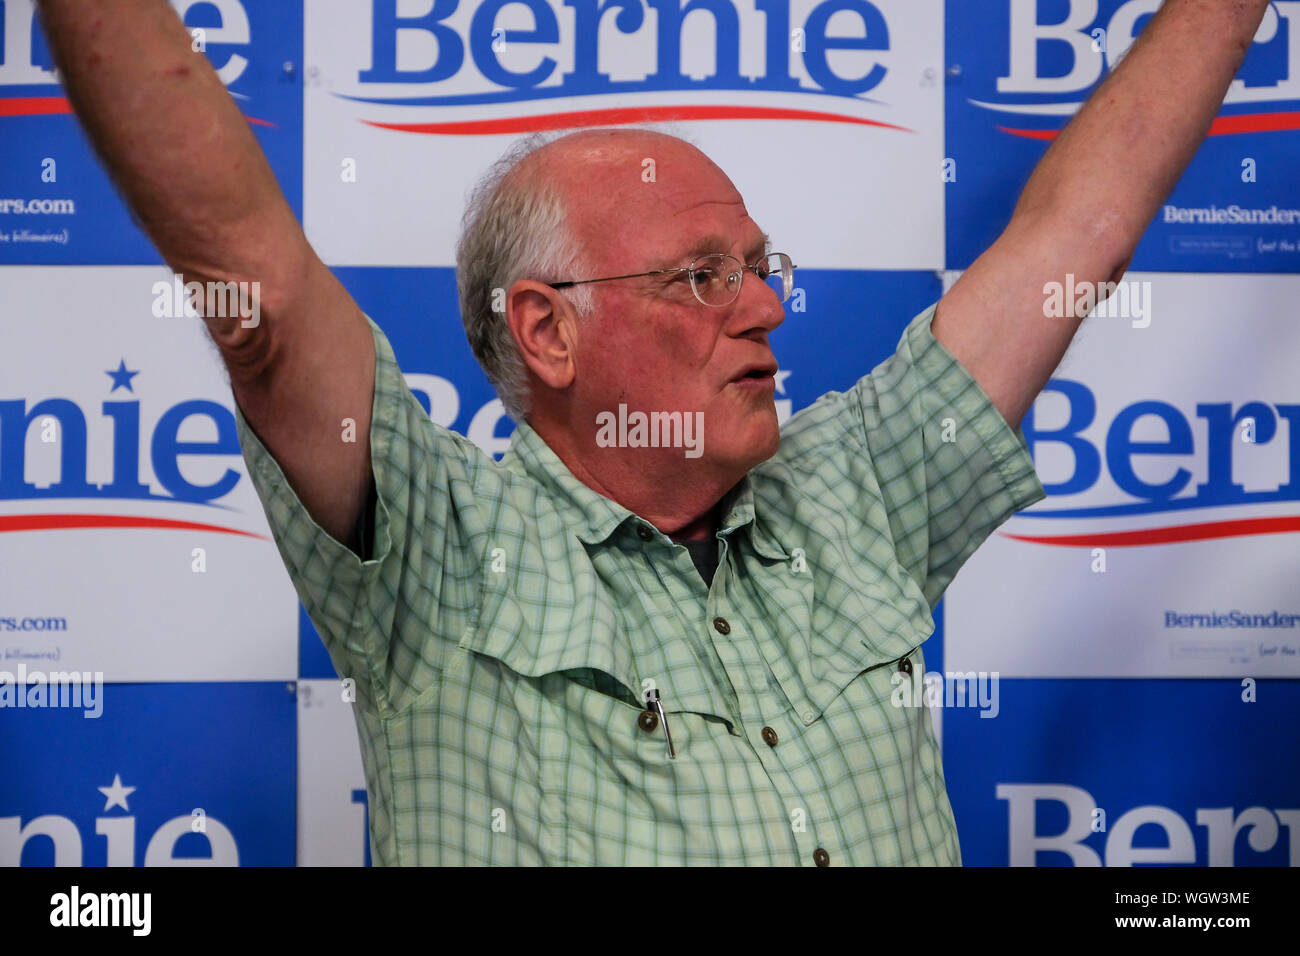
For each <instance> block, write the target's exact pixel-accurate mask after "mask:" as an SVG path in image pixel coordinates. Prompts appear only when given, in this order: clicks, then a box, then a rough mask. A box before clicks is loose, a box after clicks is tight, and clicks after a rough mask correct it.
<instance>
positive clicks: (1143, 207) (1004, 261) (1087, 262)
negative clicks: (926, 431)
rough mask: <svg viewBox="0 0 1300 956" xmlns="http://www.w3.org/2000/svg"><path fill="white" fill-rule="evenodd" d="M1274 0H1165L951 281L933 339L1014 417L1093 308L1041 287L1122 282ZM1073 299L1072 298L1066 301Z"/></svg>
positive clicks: (1040, 385)
mask: <svg viewBox="0 0 1300 956" xmlns="http://www.w3.org/2000/svg"><path fill="white" fill-rule="evenodd" d="M1267 5H1268V3H1267V0H1166V2H1165V4H1164V6H1163V7H1161V9H1160V11H1159V12H1158V13H1157V14H1156V15H1155V16H1154V17H1153V18H1152V20H1151V22H1150V23H1149V24H1148V25H1147V28H1146V29H1145V30H1144V31H1143V32H1142V35H1141V36H1140V37H1139V38H1138V39H1137V41H1136V42H1135V43H1134V45H1133V47H1132V49H1131V50H1130V51H1129V54H1128V55H1127V56H1126V57H1124V59H1123V60H1122V61H1121V62H1120V64H1119V66H1118V67H1116V69H1115V70H1114V71H1113V72H1112V73H1111V75H1110V77H1108V78H1107V80H1106V82H1105V83H1103V84H1102V85H1101V87H1099V88H1098V89H1097V91H1096V92H1095V93H1093V95H1092V96H1091V97H1090V98H1089V100H1088V102H1087V103H1086V104H1084V106H1083V108H1082V109H1081V110H1080V111H1079V113H1078V115H1077V116H1075V117H1074V119H1073V120H1072V121H1071V122H1070V124H1069V125H1068V126H1067V127H1066V128H1065V130H1064V131H1063V132H1062V133H1061V135H1060V136H1059V137H1057V139H1056V142H1055V143H1053V144H1052V147H1051V148H1050V149H1049V150H1048V151H1047V154H1046V155H1045V156H1044V157H1043V158H1042V160H1041V161H1040V162H1039V164H1038V167H1037V169H1035V170H1034V174H1033V176H1031V177H1030V179H1029V182H1028V184H1027V185H1026V186H1025V189H1024V192H1023V193H1022V194H1021V196H1020V201H1019V203H1018V204H1017V205H1016V209H1015V212H1014V213H1013V214H1012V217H1011V222H1010V223H1009V224H1008V225H1007V228H1006V230H1005V231H1004V232H1003V233H1002V235H1001V236H1000V237H999V238H998V240H997V242H995V243H994V244H993V245H992V246H990V247H989V249H988V251H987V252H985V253H984V254H983V255H982V256H980V258H979V259H977V260H976V261H975V263H974V264H973V265H972V266H971V267H970V269H968V270H967V271H966V272H965V273H964V274H963V275H962V277H961V278H960V279H959V280H958V281H957V283H956V284H955V285H954V286H953V287H952V289H951V290H950V291H949V292H948V294H947V295H946V296H944V298H943V300H942V301H941V302H940V303H939V308H938V310H937V311H936V313H935V317H934V321H933V322H932V323H931V326H930V327H931V330H932V331H933V333H934V337H935V338H936V339H938V340H939V342H940V343H941V344H942V345H943V346H944V347H945V348H947V349H948V351H949V352H951V353H952V354H953V356H954V357H956V359H957V360H958V361H960V362H961V363H962V365H964V366H965V367H966V369H967V370H968V371H969V372H970V373H971V375H972V376H973V377H974V378H975V380H976V381H977V382H978V383H979V384H980V387H981V388H983V389H984V391H985V392H986V393H988V396H989V398H991V399H992V400H993V402H994V404H995V405H997V407H998V410H999V411H1001V412H1002V415H1003V417H1004V418H1006V420H1007V421H1008V422H1009V423H1010V424H1011V425H1012V426H1013V427H1014V426H1017V425H1019V424H1020V421H1021V419H1022V418H1023V417H1024V415H1025V412H1027V411H1028V410H1029V407H1030V406H1031V405H1032V404H1033V402H1034V399H1035V398H1036V397H1037V396H1038V393H1039V392H1040V391H1041V390H1042V388H1043V386H1044V385H1045V384H1047V380H1048V379H1049V378H1050V377H1051V375H1052V372H1053V371H1055V369H1056V367H1057V365H1059V364H1060V361H1061V358H1062V357H1063V356H1064V355H1065V350H1066V348H1067V347H1068V346H1069V344H1070V340H1071V339H1072V338H1073V337H1074V333H1075V332H1076V331H1077V330H1078V328H1079V325H1080V323H1081V322H1082V320H1083V319H1084V318H1085V316H1083V315H1072V314H1070V313H1067V315H1066V316H1065V317H1064V318H1050V319H1049V318H1045V317H1044V310H1043V303H1044V293H1043V286H1044V285H1045V284H1046V283H1048V282H1061V283H1064V282H1065V276H1066V274H1067V273H1071V274H1073V275H1074V278H1075V286H1076V287H1080V283H1083V282H1090V283H1094V284H1100V283H1103V282H1114V281H1118V280H1119V279H1120V277H1121V276H1123V274H1124V272H1125V270H1126V269H1127V268H1128V263H1129V262H1130V261H1132V258H1133V251H1134V249H1135V248H1136V247H1137V244H1138V240H1139V239H1141V238H1142V234H1143V233H1144V232H1145V231H1146V228H1147V226H1148V225H1149V224H1150V222H1151V218H1152V217H1153V216H1154V215H1155V214H1156V212H1157V210H1158V209H1159V207H1160V204H1161V203H1162V202H1163V201H1164V200H1165V198H1166V197H1167V196H1168V195H1169V193H1170V192H1171V191H1172V190H1173V188H1174V185H1175V184H1176V183H1177V182H1178V179H1179V177H1180V176H1181V175H1182V173H1183V170H1184V169H1185V168H1186V167H1187V164H1188V163H1189V162H1190V161H1191V159H1192V156H1193V155H1195V153H1196V150H1197V148H1198V147H1199V146H1200V144H1201V141H1202V140H1203V139H1204V138H1205V135H1206V133H1207V132H1209V129H1210V124H1211V122H1212V121H1213V120H1214V116H1215V114H1216V113H1217V112H1218V109H1219V106H1220V104H1221V103H1222V102H1223V97H1224V95H1225V94H1226V93H1227V90H1228V85H1229V84H1230V83H1231V82H1232V78H1233V75H1234V74H1235V73H1236V72H1237V68H1238V67H1239V66H1240V65H1241V61H1242V60H1243V59H1244V58H1245V55H1246V50H1247V49H1248V48H1249V46H1250V42H1251V39H1252V37H1253V36H1254V35H1255V31H1256V30H1257V29H1258V27H1259V24H1260V21H1261V20H1262V19H1263V16H1264V9H1265V7H1267ZM1066 305H1067V308H1072V307H1073V303H1067V304H1066Z"/></svg>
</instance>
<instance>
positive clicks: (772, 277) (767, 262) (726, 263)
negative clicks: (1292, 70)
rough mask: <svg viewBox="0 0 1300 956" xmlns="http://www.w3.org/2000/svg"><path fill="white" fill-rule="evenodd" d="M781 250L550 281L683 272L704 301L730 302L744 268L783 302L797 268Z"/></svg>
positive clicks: (718, 255) (578, 282) (713, 303)
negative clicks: (746, 258) (753, 258)
mask: <svg viewBox="0 0 1300 956" xmlns="http://www.w3.org/2000/svg"><path fill="white" fill-rule="evenodd" d="M797 268H798V266H796V265H795V264H794V263H793V262H791V261H790V257H789V256H788V255H786V254H785V253H784V252H771V253H768V254H767V255H765V256H763V257H762V258H761V259H759V260H758V261H757V262H755V263H754V264H753V265H748V266H747V265H745V264H744V263H743V262H741V261H740V260H739V259H737V258H736V257H735V256H729V255H726V254H725V253H721V252H715V253H710V254H709V255H706V256H696V257H695V258H694V259H692V260H691V261H690V264H689V265H687V266H686V267H685V268H681V269H655V270H653V271H651V272H634V273H630V274H629V275H623V276H606V277H605V278H603V279H576V280H574V281H571V282H549V283H547V285H549V286H550V287H551V288H552V289H564V288H567V287H568V286H571V285H586V284H587V283H589V282H612V281H613V280H615V279H639V278H641V277H642V276H663V275H679V276H681V275H683V274H684V275H685V277H687V278H689V279H690V283H691V291H692V292H694V293H695V298H697V299H699V300H700V302H702V303H703V304H704V305H710V306H724V305H731V303H733V302H735V301H736V298H737V297H738V296H739V295H740V286H741V283H742V282H743V281H744V279H745V273H746V272H752V273H754V275H756V276H758V277H759V278H760V279H762V280H763V281H764V282H766V283H767V284H768V285H770V286H771V287H772V290H773V291H774V292H776V294H777V295H779V296H780V297H781V301H782V302H785V301H786V300H787V299H789V298H790V296H791V294H792V293H793V292H794V270H795V269H797Z"/></svg>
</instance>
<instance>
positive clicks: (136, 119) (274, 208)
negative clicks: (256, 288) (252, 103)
mask: <svg viewBox="0 0 1300 956" xmlns="http://www.w3.org/2000/svg"><path fill="white" fill-rule="evenodd" d="M40 9H41V15H42V19H43V21H44V23H45V27H46V33H47V36H48V37H49V42H50V47H51V50H52V52H53V53H54V56H55V60H56V62H57V63H58V67H59V70H60V76H61V79H62V80H63V84H64V87H65V88H66V90H67V94H68V98H69V100H70V101H71V103H72V105H73V108H74V109H75V111H76V113H77V116H78V118H79V119H80V120H81V122H82V124H83V125H84V127H85V129H86V132H87V134H88V135H89V137H90V139H91V141H92V142H93V143H94V145H95V148H96V150H97V151H98V152H99V154H100V156H101V158H102V159H103V161H104V163H105V164H106V165H107V167H108V168H109V171H110V173H111V175H112V176H113V178H114V180H115V181H116V182H117V184H118V186H119V187H120V188H121V190H122V191H123V193H124V194H125V196H126V198H127V201H128V202H129V204H130V205H131V207H132V209H133V210H134V211H135V213H136V216H137V217H138V218H139V220H140V222H141V223H142V225H143V226H144V229H145V231H146V232H147V233H148V234H149V237H150V238H151V239H152V240H153V242H154V244H155V245H156V246H157V247H158V249H159V251H160V252H161V253H162V255H163V258H164V259H166V260H167V262H168V263H169V264H171V265H172V266H173V268H175V269H177V271H180V272H184V273H188V274H192V275H194V276H196V277H199V278H202V277H217V278H223V279H225V278H233V279H239V278H245V277H248V276H252V274H253V273H254V272H256V271H258V270H260V269H263V268H264V267H265V258H264V252H265V250H264V248H263V245H262V243H261V242H259V241H257V237H258V236H263V237H267V239H274V241H276V242H278V243H279V244H280V246H281V248H280V254H281V255H283V254H284V253H285V251H286V250H285V249H284V245H285V240H286V239H287V238H288V237H291V236H293V237H296V236H298V235H299V234H300V230H299V229H298V226H297V222H296V220H295V219H294V216H293V212H292V210H291V209H290V208H289V206H288V204H287V203H286V202H285V201H284V198H283V196H282V195H281V193H280V190H279V186H278V184H277V183H276V181H275V177H274V175H273V174H272V172H271V170H270V167H269V166H268V165H267V163H266V160H265V158H264V157H263V155H262V152H261V150H260V148H259V147H258V144H257V141H256V139H255V138H254V136H253V134H252V132H251V130H250V129H249V127H248V123H247V121H246V120H245V119H244V117H243V115H242V114H241V113H240V111H239V108H238V107H237V106H236V105H235V103H234V101H233V100H232V99H231V97H230V94H229V93H227V91H226V89H225V87H224V86H223V85H222V83H221V81H220V79H219V78H218V77H217V75H216V72H215V71H214V70H213V69H212V67H211V65H210V64H209V63H208V60H207V58H206V57H205V56H204V55H203V54H202V53H196V52H194V51H193V50H192V48H191V43H192V41H191V37H190V35H189V33H188V32H187V31H186V29H185V27H184V25H183V24H182V23H181V21H180V19H179V18H178V17H177V16H176V13H175V12H174V11H173V10H172V8H171V7H170V6H169V5H168V4H167V3H166V2H165V0H113V2H106V0H40ZM259 259H262V261H261V262H259V261H258V260H259Z"/></svg>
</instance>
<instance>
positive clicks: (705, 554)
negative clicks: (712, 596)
mask: <svg viewBox="0 0 1300 956" xmlns="http://www.w3.org/2000/svg"><path fill="white" fill-rule="evenodd" d="M678 544H682V545H685V546H686V550H687V551H689V552H690V554H691V562H692V563H693V564H694V565H695V570H696V571H699V572H700V577H702V578H703V579H704V583H705V585H707V586H709V587H712V586H713V574H714V572H715V571H717V570H718V539H717V538H712V537H710V538H704V539H702V540H700V541H679V542H678Z"/></svg>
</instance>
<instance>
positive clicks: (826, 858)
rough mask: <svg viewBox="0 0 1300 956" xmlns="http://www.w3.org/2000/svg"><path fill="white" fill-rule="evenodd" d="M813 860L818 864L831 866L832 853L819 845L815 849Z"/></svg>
mask: <svg viewBox="0 0 1300 956" xmlns="http://www.w3.org/2000/svg"><path fill="white" fill-rule="evenodd" d="M813 862H814V863H816V864H817V865H818V866H830V865H831V855H830V854H829V853H827V852H826V851H825V850H823V849H822V848H821V847H818V848H817V849H815V850H813Z"/></svg>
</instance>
